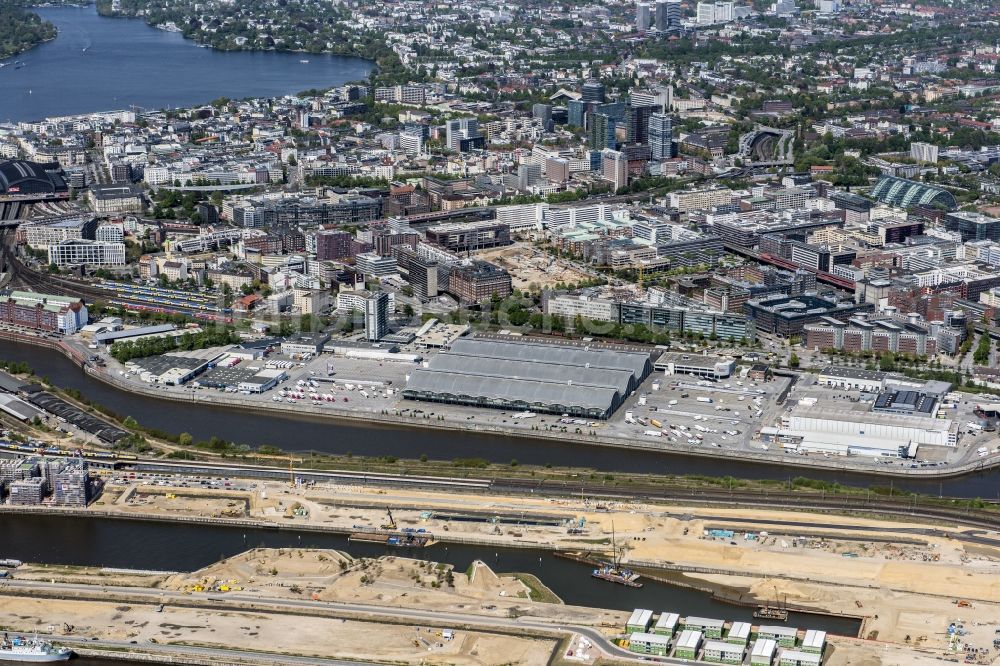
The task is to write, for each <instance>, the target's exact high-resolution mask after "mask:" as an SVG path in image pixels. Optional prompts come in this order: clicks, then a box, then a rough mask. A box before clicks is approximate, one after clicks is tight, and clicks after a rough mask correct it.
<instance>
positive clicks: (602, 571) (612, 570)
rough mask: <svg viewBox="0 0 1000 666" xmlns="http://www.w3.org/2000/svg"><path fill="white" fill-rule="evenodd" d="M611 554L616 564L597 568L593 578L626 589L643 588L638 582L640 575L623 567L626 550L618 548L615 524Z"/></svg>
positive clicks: (612, 563) (607, 563) (593, 572)
mask: <svg viewBox="0 0 1000 666" xmlns="http://www.w3.org/2000/svg"><path fill="white" fill-rule="evenodd" d="M611 553H612V555H613V557H614V562H605V563H604V564H602V565H601V566H599V567H597V568H596V569H594V570H593V571H592V572H591V573H590V575H591V577H593V578H598V579H600V580H606V581H608V582H609V583H617V584H618V585H624V586H626V587H642V583H640V582H638V580H639V574H637V573H635V572H634V571H632V570H631V569H626V568H624V567H623V566H622V557H623V556H624V555H625V548H624V547H623V548H621V549H619V548H618V540H617V538H615V524H614V523H613V522H612V523H611Z"/></svg>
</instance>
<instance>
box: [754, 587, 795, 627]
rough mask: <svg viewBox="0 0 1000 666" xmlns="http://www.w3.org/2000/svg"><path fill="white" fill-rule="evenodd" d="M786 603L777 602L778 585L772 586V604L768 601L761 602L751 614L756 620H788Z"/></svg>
mask: <svg viewBox="0 0 1000 666" xmlns="http://www.w3.org/2000/svg"><path fill="white" fill-rule="evenodd" d="M786 606H787V604H783V603H778V586H777V585H775V586H774V605H773V606H772V605H770V604H768V603H764V604H761V605H760V606H757V610H755V611H754V612H753V616H754V617H755V618H757V619H758V620H778V621H779V622H788V608H787V607H786Z"/></svg>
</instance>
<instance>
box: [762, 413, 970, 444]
mask: <svg viewBox="0 0 1000 666" xmlns="http://www.w3.org/2000/svg"><path fill="white" fill-rule="evenodd" d="M865 407H866V405H864V404H863V403H846V402H845V403H843V404H841V405H840V406H839V408H838V409H836V410H834V409H829V408H823V407H815V406H812V405H802V404H800V405H798V406H796V407H795V408H794V409H793V410H792V411H791V412H790V413H788V414H785V415H783V416H782V417H781V427H780V428H770V427H765V428H762V429H761V437H762V439H764V440H765V441H777V442H780V443H781V444H782V446H784V447H785V448H786V449H797V450H799V451H804V452H815V453H830V454H834V455H870V456H877V457H883V456H884V457H897V456H898V457H913V456H915V455H916V451H917V447H919V446H923V445H930V446H955V445H956V444H957V441H958V428H957V426H956V424H955V423H954V422H953V421H952V420H951V419H935V418H928V417H923V416H909V415H907V416H903V415H899V414H884V413H874V412H870V411H867V410H866V409H865Z"/></svg>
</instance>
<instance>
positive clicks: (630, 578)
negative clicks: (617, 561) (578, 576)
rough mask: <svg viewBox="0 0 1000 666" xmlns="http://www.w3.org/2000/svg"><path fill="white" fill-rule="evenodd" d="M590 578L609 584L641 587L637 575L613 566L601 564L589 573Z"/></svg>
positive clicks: (629, 570)
mask: <svg viewBox="0 0 1000 666" xmlns="http://www.w3.org/2000/svg"><path fill="white" fill-rule="evenodd" d="M590 575H591V577H593V578H599V579H600V580H606V581H608V582H609V583H618V584H619V585H624V586H626V587H642V583H640V582H638V579H639V574H637V573H635V572H634V571H632V570H631V569H622V568H620V567H616V566H614V565H613V564H602V565H601V566H600V567H598V568H596V569H594V570H593V571H592V572H591V574H590Z"/></svg>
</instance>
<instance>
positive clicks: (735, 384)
mask: <svg viewBox="0 0 1000 666" xmlns="http://www.w3.org/2000/svg"><path fill="white" fill-rule="evenodd" d="M790 382H791V379H790V378H787V377H777V378H774V379H770V380H768V381H760V382H756V381H751V380H749V379H747V378H746V377H739V376H734V377H730V378H726V379H717V380H711V379H704V378H700V377H692V376H687V375H664V374H661V373H656V374H654V375H653V376H652V377H651V378H650V379H648V380H647V381H646V382H644V383H643V385H642V386H641V387H640V390H639V391H637V392H636V394H635V395H634V396H632V397H631V398H630V399H629V400H628V401H627V402H626V405H625V407H623V408H622V409H620V410H619V411H618V413H617V414H615V416H614V417H613V418H612V419H611V420H610V422H609V426H608V427H609V429H610V430H611V432H612V433H614V434H618V435H621V436H624V437H632V438H643V439H646V440H649V441H654V442H655V441H661V440H662V441H663V444H664V446H667V445H669V444H687V445H691V446H705V447H714V448H717V449H728V450H730V451H740V450H747V449H749V448H758V449H761V448H763V447H764V446H766V445H762V444H760V443H758V442H756V441H754V436H755V435H756V433H757V431H759V430H760V427H761V426H762V425H764V424H768V423H773V422H774V419H775V418H777V416H778V414H779V413H780V410H781V407H780V406H779V405H778V404H777V400H778V398H779V397H780V396H781V394H782V393H783V392H784V391H785V390H786V389H787V388H788V385H789V383H790Z"/></svg>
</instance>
